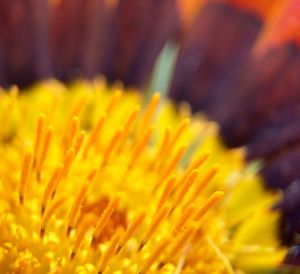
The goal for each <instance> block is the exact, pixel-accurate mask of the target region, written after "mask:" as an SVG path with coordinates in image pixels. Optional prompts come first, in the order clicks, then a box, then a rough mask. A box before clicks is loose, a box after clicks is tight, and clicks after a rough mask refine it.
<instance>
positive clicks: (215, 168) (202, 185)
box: [191, 164, 220, 201]
mask: <svg viewBox="0 0 300 274" xmlns="http://www.w3.org/2000/svg"><path fill="white" fill-rule="evenodd" d="M219 170H220V165H218V164H217V165H214V166H213V167H212V168H211V169H210V170H208V171H207V173H206V175H205V176H204V178H203V179H202V180H201V182H200V183H199V185H198V187H197V188H196V190H195V192H194V194H193V197H192V199H191V201H193V200H194V199H196V198H197V197H198V196H199V195H200V194H201V192H202V191H203V190H204V188H205V187H206V186H207V185H208V183H209V182H210V181H211V180H212V179H213V178H214V176H215V175H216V174H217V173H218V172H219Z"/></svg>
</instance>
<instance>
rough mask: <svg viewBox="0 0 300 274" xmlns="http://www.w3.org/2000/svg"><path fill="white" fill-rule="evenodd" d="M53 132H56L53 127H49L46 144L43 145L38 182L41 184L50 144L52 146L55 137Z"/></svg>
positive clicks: (38, 168)
mask: <svg viewBox="0 0 300 274" xmlns="http://www.w3.org/2000/svg"><path fill="white" fill-rule="evenodd" d="M53 132H54V129H53V127H49V128H48V129H47V132H46V136H45V140H44V144H43V147H42V151H41V155H40V159H39V162H38V164H37V180H38V182H40V180H41V171H42V169H43V165H44V162H45V160H46V157H47V153H48V151H49V148H50V144H51V141H52V137H53Z"/></svg>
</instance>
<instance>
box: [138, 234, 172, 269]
mask: <svg viewBox="0 0 300 274" xmlns="http://www.w3.org/2000/svg"><path fill="white" fill-rule="evenodd" d="M170 242H171V238H170V237H165V238H163V239H161V240H160V241H159V243H158V244H157V245H156V246H155V247H154V249H153V251H152V253H151V254H150V255H149V256H148V257H147V258H146V260H145V262H144V263H143V265H142V267H141V269H140V272H139V274H144V273H147V271H148V269H149V268H150V266H151V265H152V264H153V263H154V262H155V261H157V260H158V259H159V257H160V255H161V254H162V253H163V252H164V250H165V249H166V248H167V247H168V245H169V244H170Z"/></svg>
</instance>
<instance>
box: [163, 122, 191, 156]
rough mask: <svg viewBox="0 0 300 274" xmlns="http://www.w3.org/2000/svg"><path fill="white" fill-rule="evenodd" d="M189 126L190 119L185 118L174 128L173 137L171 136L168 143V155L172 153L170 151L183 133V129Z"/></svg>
mask: <svg viewBox="0 0 300 274" xmlns="http://www.w3.org/2000/svg"><path fill="white" fill-rule="evenodd" d="M189 124H190V119H189V118H185V119H184V120H182V121H181V122H180V124H179V125H178V127H177V128H176V130H175V132H174V133H173V136H172V138H171V140H170V142H169V145H168V149H167V153H170V152H171V151H172V149H173V148H174V147H175V145H176V142H177V141H178V140H179V138H180V136H181V135H182V133H183V132H184V131H185V129H186V128H187V127H188V126H189Z"/></svg>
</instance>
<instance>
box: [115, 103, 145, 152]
mask: <svg viewBox="0 0 300 274" xmlns="http://www.w3.org/2000/svg"><path fill="white" fill-rule="evenodd" d="M139 112H140V106H137V107H135V108H134V109H133V111H132V112H131V113H130V114H129V117H128V119H127V120H126V122H125V125H124V130H123V134H122V136H121V139H120V142H119V145H118V148H117V153H120V152H121V151H122V149H123V145H124V143H125V141H126V140H127V137H128V135H129V132H130V129H131V128H132V125H133V123H134V121H135V120H136V117H137V115H138V113H139Z"/></svg>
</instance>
